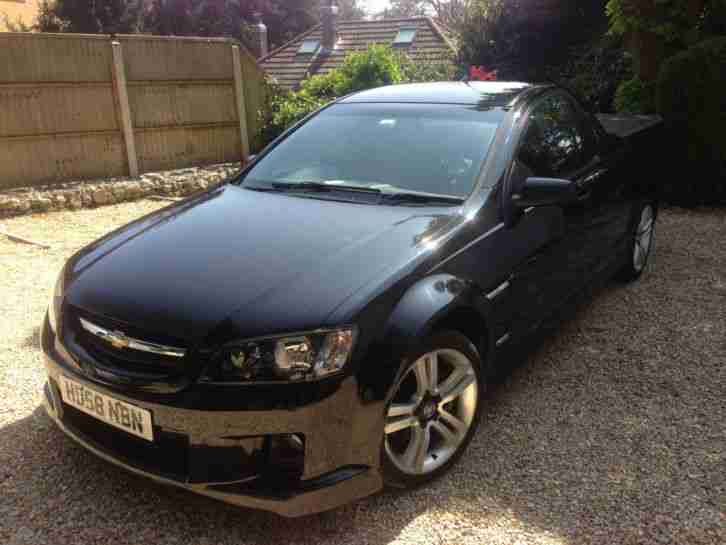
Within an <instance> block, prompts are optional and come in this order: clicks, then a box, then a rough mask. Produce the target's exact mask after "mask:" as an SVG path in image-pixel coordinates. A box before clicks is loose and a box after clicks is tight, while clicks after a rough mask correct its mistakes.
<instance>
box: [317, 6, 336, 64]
mask: <svg viewBox="0 0 726 545" xmlns="http://www.w3.org/2000/svg"><path fill="white" fill-rule="evenodd" d="M322 2H323V3H322V4H321V6H320V21H321V23H322V25H323V40H322V42H321V44H320V45H322V49H323V52H324V53H325V52H330V51H332V50H333V49H335V42H336V41H337V39H338V29H337V26H338V6H337V5H336V1H335V0H322Z"/></svg>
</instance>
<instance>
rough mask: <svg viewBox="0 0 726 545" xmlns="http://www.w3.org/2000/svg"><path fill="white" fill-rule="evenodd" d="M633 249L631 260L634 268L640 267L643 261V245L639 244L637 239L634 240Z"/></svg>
mask: <svg viewBox="0 0 726 545" xmlns="http://www.w3.org/2000/svg"><path fill="white" fill-rule="evenodd" d="M634 251H635V255H634V257H633V262H634V264H635V267H636V268H640V266H641V265H642V263H643V247H642V246H641V245H640V241H639V240H637V239H636V240H635V248H634Z"/></svg>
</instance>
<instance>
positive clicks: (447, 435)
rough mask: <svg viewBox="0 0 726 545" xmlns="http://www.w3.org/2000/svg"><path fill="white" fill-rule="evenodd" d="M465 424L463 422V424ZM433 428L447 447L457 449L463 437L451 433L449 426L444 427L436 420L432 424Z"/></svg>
mask: <svg viewBox="0 0 726 545" xmlns="http://www.w3.org/2000/svg"><path fill="white" fill-rule="evenodd" d="M462 424H463V422H462ZM431 428H432V429H435V430H436V432H437V433H438V434H439V435H440V436H441V438H442V439H443V440H444V444H445V445H446V446H447V447H455V446H456V445H458V444H459V442H460V441H461V435H460V434H459V433H458V432H457V433H455V432H453V431H451V430H450V429H449V428H448V427H447V426H444V424H442V423H441V422H438V421H436V420H434V421H433V422H431Z"/></svg>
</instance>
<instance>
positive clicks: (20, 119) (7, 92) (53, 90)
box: [0, 83, 118, 136]
mask: <svg viewBox="0 0 726 545" xmlns="http://www.w3.org/2000/svg"><path fill="white" fill-rule="evenodd" d="M91 105H92V109H89V107H90V106H91ZM109 130H110V131H112V130H118V123H117V120H116V112H115V109H114V103H113V93H112V90H111V84H110V83H97V84H86V85H83V86H78V85H74V84H69V83H57V84H37V83H18V84H12V85H0V135H2V136H23V135H48V134H60V133H69V132H94V131H109Z"/></svg>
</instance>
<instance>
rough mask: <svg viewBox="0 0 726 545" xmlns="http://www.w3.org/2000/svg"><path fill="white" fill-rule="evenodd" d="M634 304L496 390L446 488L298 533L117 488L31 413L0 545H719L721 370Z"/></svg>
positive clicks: (322, 519) (373, 501) (570, 338)
mask: <svg viewBox="0 0 726 545" xmlns="http://www.w3.org/2000/svg"><path fill="white" fill-rule="evenodd" d="M653 282H655V280H654V281H653ZM639 289H653V290H656V292H657V290H658V286H657V285H655V283H654V285H651V286H647V287H644V288H637V287H636V288H634V287H632V286H630V287H627V288H614V287H609V288H606V289H605V290H604V291H602V292H601V293H600V294H599V295H598V298H597V300H595V301H593V302H591V303H586V304H581V305H580V306H579V307H578V308H576V309H575V310H574V311H573V312H574V319H568V320H567V321H566V322H565V323H564V324H563V325H562V327H561V329H560V333H558V334H557V335H554V336H551V337H550V338H548V339H547V340H546V341H544V342H543V343H542V345H541V347H540V348H539V350H538V351H537V352H536V353H535V354H534V355H532V356H530V357H529V358H527V359H526V360H524V363H523V364H521V365H518V366H516V368H515V369H514V370H513V371H512V372H511V373H510V374H503V375H502V376H501V377H500V380H499V381H498V383H497V384H496V385H494V387H493V388H492V389H491V390H490V393H489V395H488V404H487V407H486V410H485V414H484V419H483V421H482V424H481V427H480V429H479V431H478V433H477V435H476V437H475V438H474V440H473V442H472V444H471V446H470V448H469V451H468V452H467V453H466V455H465V456H464V457H463V459H462V460H461V462H460V463H459V464H458V465H457V466H456V467H455V468H454V469H453V471H451V473H450V474H449V475H447V476H445V477H444V478H442V479H440V480H438V481H437V482H435V483H433V484H432V485H430V486H428V487H425V488H421V489H418V490H415V491H412V492H408V493H391V492H388V493H382V494H380V495H377V496H375V497H372V498H368V499H365V500H363V501H360V502H358V503H357V504H354V505H348V506H345V507H342V508H340V509H338V510H336V511H332V512H330V513H325V514H321V515H316V516H312V517H307V518H304V519H283V518H280V517H278V516H276V515H272V514H268V513H263V512H257V511H250V510H245V509H239V508H236V507H231V506H227V505H225V504H222V503H219V502H215V501H213V500H209V499H206V498H202V497H198V496H195V495H192V494H190V493H187V492H185V491H181V490H176V489H173V488H167V487H162V486H160V485H157V484H154V483H151V482H149V481H147V480H145V479H142V478H140V477H136V476H134V475H131V474H128V473H126V472H124V471H122V470H120V469H117V468H115V467H113V466H111V465H109V464H107V463H105V462H103V461H101V460H99V459H97V458H95V457H94V456H93V455H92V454H90V453H87V452H86V451H85V450H83V449H82V448H80V447H78V446H76V445H75V444H74V443H73V442H72V441H71V440H70V439H67V438H65V436H63V434H62V433H61V432H60V431H58V430H57V429H55V427H54V425H53V424H52V422H51V421H50V420H49V419H48V418H47V417H46V416H45V414H44V412H43V410H42V408H40V407H39V408H37V409H36V410H35V411H34V412H33V413H32V414H31V415H30V416H28V417H26V418H24V419H21V420H19V421H16V422H14V423H12V424H10V425H8V426H5V427H4V428H2V429H0V434H1V436H2V446H0V498H2V502H1V503H0V542H3V543H8V544H13V545H19V544H25V543H28V544H31V543H32V544H34V545H35V544H41V543H59V544H63V545H67V544H73V543H83V544H89V543H103V544H109V545H110V544H117V543H120V544H123V543H144V544H154V545H157V544H167V543H168V544H187V543H188V544H194V545H197V544H200V545H201V544H212V543H234V544H245V543H250V544H251V543H260V544H269V545H277V544H283V543H284V544H291V543H311V544H313V543H314V544H321V543H330V544H336V545H337V544H342V543H356V544H358V543H371V544H375V545H378V544H381V545H382V544H386V543H390V542H393V541H396V539H397V538H400V539H401V540H402V542H405V543H416V544H428V543H477V544H479V543H491V542H496V543H514V542H521V543H532V542H535V541H537V542H546V543H571V544H573V545H579V544H580V543H603V544H605V543H607V544H610V543H632V544H635V543H648V542H653V543H662V542H673V543H684V544H685V543H688V544H694V545H696V544H707V543H709V544H710V543H719V542H720V543H723V542H726V525H725V524H724V521H725V518H724V516H725V515H724V512H723V511H724V508H723V505H724V503H723V499H724V497H726V486H725V484H724V483H725V478H724V474H725V473H726V471H724V470H725V469H726V468H725V467H724V462H725V459H724V425H723V423H724V412H725V411H724V397H723V395H724V388H723V382H722V379H723V378H724V372H723V366H722V362H721V361H720V360H719V359H718V357H717V356H715V355H713V353H710V352H708V351H706V350H705V349H704V348H703V345H702V343H704V342H706V343H708V342H712V341H713V340H714V339H712V338H708V337H707V338H705V339H704V338H702V335H701V336H699V335H691V329H690V326H688V327H685V328H684V327H683V321H684V320H692V321H693V323H700V322H699V320H700V319H701V318H702V316H700V315H698V316H696V317H695V318H694V317H690V318H689V317H688V316H685V315H682V314H681V313H680V312H679V310H680V309H679V307H677V306H674V305H675V304H676V303H675V302H673V301H671V300H669V299H667V298H664V299H663V300H661V301H660V306H659V308H656V309H654V308H650V307H649V306H647V305H645V304H642V303H639V302H638V290H639ZM702 312H704V313H705V316H706V317H707V316H708V313H709V312H716V310H714V309H709V308H706V309H703V310H702ZM634 316H635V317H636V318H637V319H632V318H633V317H634ZM665 316H671V318H665ZM718 333H720V330H716V331H714V332H712V333H711V334H718ZM636 339H637V341H635V340H636ZM676 349H677V350H678V351H679V352H677V353H676V352H674V350H676Z"/></svg>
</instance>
